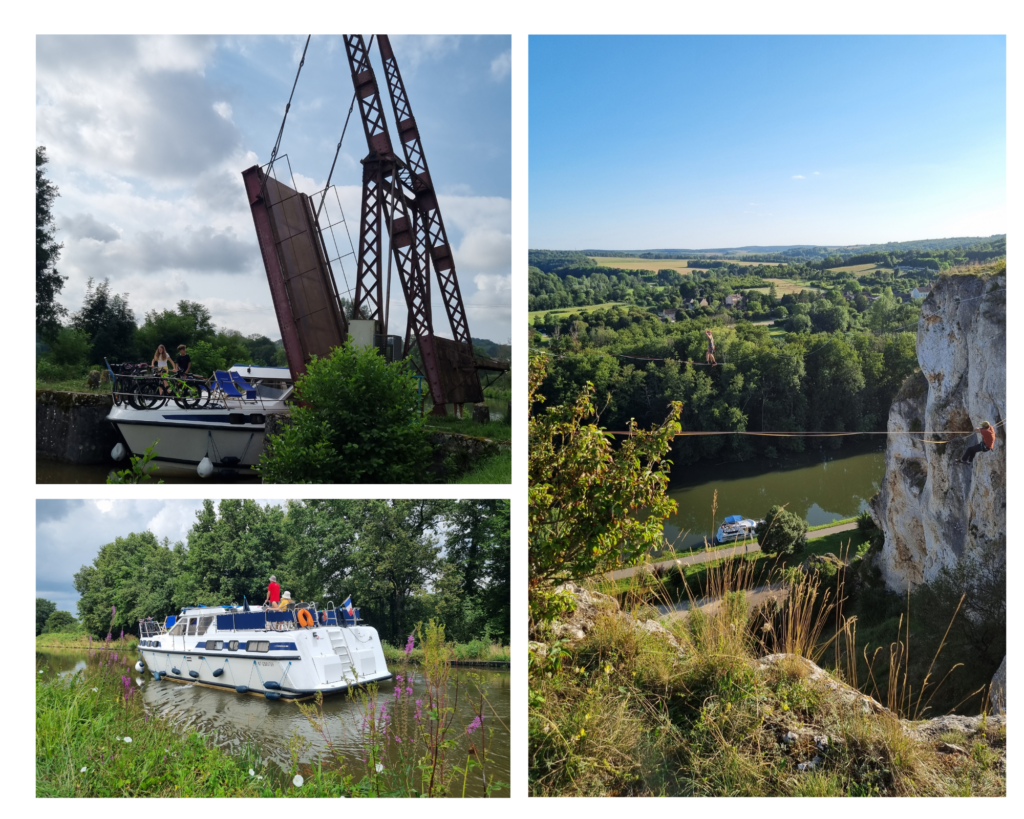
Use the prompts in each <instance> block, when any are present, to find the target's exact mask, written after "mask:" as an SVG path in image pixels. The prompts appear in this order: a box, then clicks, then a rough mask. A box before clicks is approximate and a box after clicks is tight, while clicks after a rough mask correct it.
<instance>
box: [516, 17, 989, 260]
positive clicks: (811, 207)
mask: <svg viewBox="0 0 1024 819" xmlns="http://www.w3.org/2000/svg"><path fill="white" fill-rule="evenodd" d="M623 66H628V67H629V70H627V71H624V70H623ZM1006 128H1007V121H1006V37H1005V36H946V35H942V36H914V37H902V36H884V37H883V36H857V37H845V36H843V37H832V36H826V37H818V36H810V37H809V36H793V37H789V36H754V37H748V36H725V37H712V36H687V37H675V36H673V37H649V36H648V37H629V36H620V37H549V36H540V37H537V36H531V37H530V247H533V248H557V249H566V250H572V249H577V248H578V249H584V248H604V249H618V250H625V249H633V250H636V249H641V248H714V247H737V246H744V245H781V244H866V243H874V242H889V241H908V240H913V239H931V238H939V237H946V236H989V235H991V234H994V233H1004V232H1005V231H1006V229H1007V226H1008V225H1007V223H1008V219H1007V210H1006V168H1007V166H1006ZM567 192H571V194H570V193H567Z"/></svg>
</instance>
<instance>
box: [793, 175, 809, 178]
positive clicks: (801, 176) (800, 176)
mask: <svg viewBox="0 0 1024 819" xmlns="http://www.w3.org/2000/svg"><path fill="white" fill-rule="evenodd" d="M806 178H807V177H805V176H803V175H801V174H796V175H795V176H793V179H806Z"/></svg>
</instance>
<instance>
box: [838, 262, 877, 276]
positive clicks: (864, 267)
mask: <svg viewBox="0 0 1024 819" xmlns="http://www.w3.org/2000/svg"><path fill="white" fill-rule="evenodd" d="M829 270H831V271H832V272H833V273H852V274H853V275H854V276H863V275H865V274H866V273H892V268H891V267H881V266H879V265H876V264H848V265H846V267H830V268H829Z"/></svg>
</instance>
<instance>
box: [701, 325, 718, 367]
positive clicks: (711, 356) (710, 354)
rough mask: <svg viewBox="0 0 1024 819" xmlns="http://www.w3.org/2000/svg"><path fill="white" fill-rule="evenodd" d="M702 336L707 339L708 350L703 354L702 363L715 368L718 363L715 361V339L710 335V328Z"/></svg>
mask: <svg viewBox="0 0 1024 819" xmlns="http://www.w3.org/2000/svg"><path fill="white" fill-rule="evenodd" d="M704 335H706V336H707V337H708V350H707V352H706V353H705V354H704V361H706V362H707V363H708V364H710V365H711V366H712V367H715V366H717V365H718V362H717V361H715V337H714V336H713V335H711V328H710V327H709V328H708V329H707V330H705V331H704Z"/></svg>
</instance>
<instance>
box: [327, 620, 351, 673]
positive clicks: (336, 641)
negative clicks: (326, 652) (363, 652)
mask: <svg viewBox="0 0 1024 819" xmlns="http://www.w3.org/2000/svg"><path fill="white" fill-rule="evenodd" d="M327 633H328V634H329V635H330V637H331V648H333V649H334V653H335V654H337V655H338V657H339V658H340V659H341V661H342V663H343V664H346V665H348V666H349V667H350V668H351V667H352V655H351V654H349V652H348V646H347V645H346V644H345V638H344V637H342V635H341V629H331V630H329V631H328V632H327Z"/></svg>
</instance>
